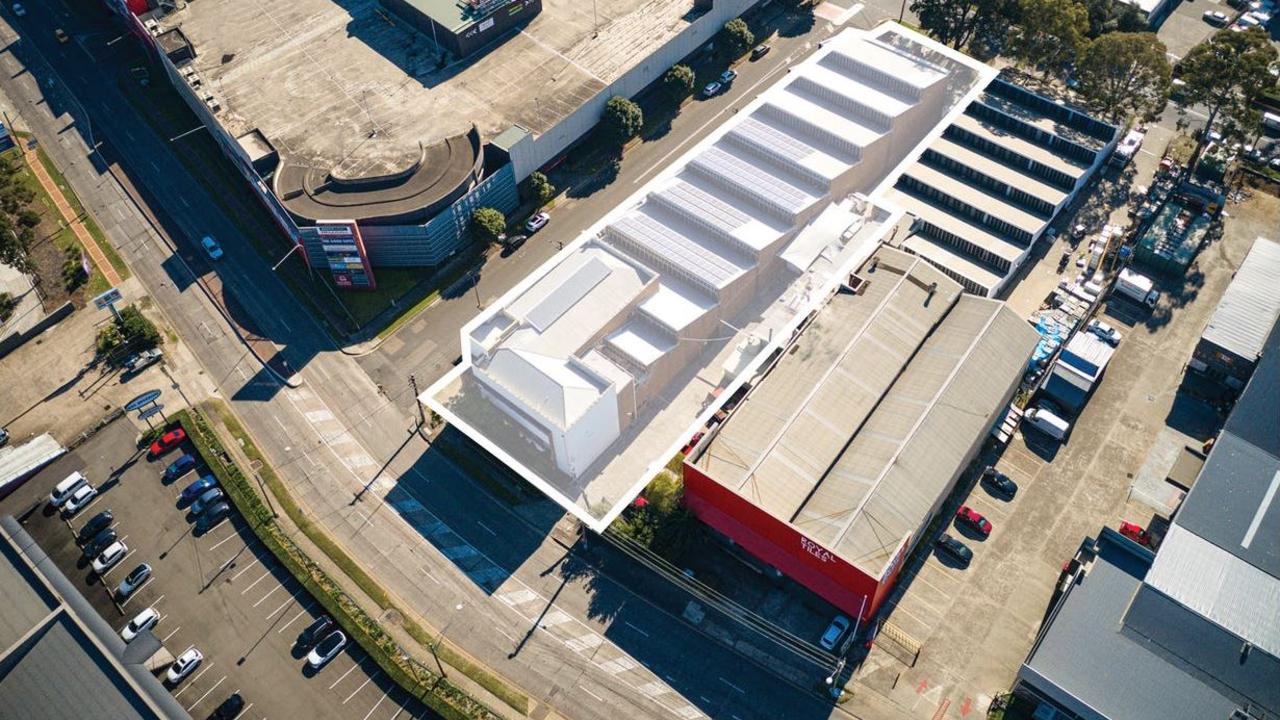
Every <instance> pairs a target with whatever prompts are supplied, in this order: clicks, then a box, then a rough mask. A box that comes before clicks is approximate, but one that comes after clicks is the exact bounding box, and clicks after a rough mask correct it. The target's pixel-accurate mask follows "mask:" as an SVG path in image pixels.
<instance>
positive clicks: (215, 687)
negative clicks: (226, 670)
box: [187, 675, 227, 712]
mask: <svg viewBox="0 0 1280 720" xmlns="http://www.w3.org/2000/svg"><path fill="white" fill-rule="evenodd" d="M226 679H227V676H226V675H223V676H222V677H220V678H218V682H216V683H214V684H213V687H211V688H209V689H208V690H205V691H204V694H203V695H201V696H200V697H199V699H197V700H196V701H195V702H193V703H191V705H190V706H189V707H188V708H187V712H191V709H192V708H194V707H195V706H197V705H199V704H200V702H201V701H202V700H204V699H205V698H207V697H209V693H211V692H213V691H214V690H217V689H218V686H219V685H221V684H222V681H223V680H226Z"/></svg>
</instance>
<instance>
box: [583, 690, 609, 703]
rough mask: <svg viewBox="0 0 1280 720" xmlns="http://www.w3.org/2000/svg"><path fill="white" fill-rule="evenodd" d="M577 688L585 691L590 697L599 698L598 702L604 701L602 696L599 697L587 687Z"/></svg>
mask: <svg viewBox="0 0 1280 720" xmlns="http://www.w3.org/2000/svg"><path fill="white" fill-rule="evenodd" d="M578 689H579V690H581V691H582V692H584V693H586V694H588V695H590V696H591V697H593V698H595V699H597V700H599V701H600V702H604V698H602V697H600V696H599V695H597V694H595V693H593V692H591V691H590V690H588V689H586V688H578Z"/></svg>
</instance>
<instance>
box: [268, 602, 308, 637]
mask: <svg viewBox="0 0 1280 720" xmlns="http://www.w3.org/2000/svg"><path fill="white" fill-rule="evenodd" d="M314 606H315V601H314V600H313V601H312V602H311V603H310V604H309V605H307V606H306V607H304V608H302V609H301V610H299V611H298V614H297V615H294V616H293V617H291V618H289V622H287V623H285V624H284V625H283V626H281V627H280V629H279V630H276V634H277V635H279V634H280V633H282V632H284V631H285V628H288V627H289V626H290V625H292V624H293V623H294V622H295V621H296V620H297V619H298V618H300V617H302V616H303V615H306V614H307V611H308V610H310V609H311V608H312V607H314Z"/></svg>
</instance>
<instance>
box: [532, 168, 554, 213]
mask: <svg viewBox="0 0 1280 720" xmlns="http://www.w3.org/2000/svg"><path fill="white" fill-rule="evenodd" d="M529 194H530V195H531V196H533V199H534V200H536V201H537V203H538V205H546V204H547V202H548V201H550V200H551V198H553V197H555V196H556V186H555V185H552V184H551V181H550V180H548V179H547V176H546V175H543V174H542V173H540V172H538V171H536V170H535V171H534V172H533V173H532V174H530V175H529Z"/></svg>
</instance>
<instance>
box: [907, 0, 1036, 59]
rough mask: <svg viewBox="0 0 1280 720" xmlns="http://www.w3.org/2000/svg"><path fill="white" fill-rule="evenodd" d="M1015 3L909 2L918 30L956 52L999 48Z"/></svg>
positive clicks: (1013, 0) (967, 0)
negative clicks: (979, 47) (975, 47)
mask: <svg viewBox="0 0 1280 720" xmlns="http://www.w3.org/2000/svg"><path fill="white" fill-rule="evenodd" d="M1017 8H1018V2H1017V0H912V2H911V12H913V13H915V15H916V17H918V18H920V27H921V28H923V29H924V31H925V32H927V33H929V35H931V36H933V38H934V39H936V40H937V41H938V42H941V43H945V44H947V45H950V46H951V47H953V48H956V49H959V48H962V47H965V46H966V45H969V44H971V43H972V44H974V45H980V44H981V45H988V44H998V43H999V42H1000V40H1001V38H1003V37H1004V35H1005V32H1006V31H1007V30H1008V29H1009V21H1010V19H1011V18H1013V17H1015V16H1016V13H1017Z"/></svg>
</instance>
